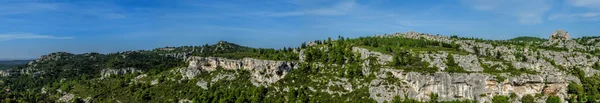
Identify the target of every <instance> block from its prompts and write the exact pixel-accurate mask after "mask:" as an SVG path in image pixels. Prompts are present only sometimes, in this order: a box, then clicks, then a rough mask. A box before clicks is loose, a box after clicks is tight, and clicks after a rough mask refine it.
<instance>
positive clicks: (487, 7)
mask: <svg viewBox="0 0 600 103" xmlns="http://www.w3.org/2000/svg"><path fill="white" fill-rule="evenodd" d="M462 1H463V2H464V3H465V4H467V5H470V6H472V8H474V9H476V10H481V11H489V12H493V13H497V14H501V15H508V16H512V17H515V18H516V19H517V21H518V22H519V23H521V24H539V23H543V18H544V14H545V13H546V12H547V11H548V10H550V8H551V7H552V5H551V3H550V1H547V0H462Z"/></svg>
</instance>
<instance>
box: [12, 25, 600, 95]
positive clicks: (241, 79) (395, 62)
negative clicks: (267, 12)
mask: <svg viewBox="0 0 600 103" xmlns="http://www.w3.org/2000/svg"><path fill="white" fill-rule="evenodd" d="M549 38H550V39H542V38H535V37H516V38H514V39H510V40H484V39H478V38H463V37H458V36H441V35H430V34H425V33H418V32H414V31H409V32H407V33H396V34H393V35H374V36H368V37H359V38H345V37H341V36H340V37H337V38H327V39H325V40H316V41H313V42H307V43H303V44H302V45H300V46H298V47H292V48H282V49H270V48H252V47H246V46H241V45H238V44H233V43H229V42H226V41H220V42H218V43H216V44H213V45H208V44H207V45H202V46H181V47H164V48H157V49H154V50H138V51H127V52H118V53H110V54H99V53H85V54H71V53H66V52H57V53H51V54H48V55H44V56H41V57H40V58H38V59H36V60H33V61H31V62H30V63H28V64H26V65H23V66H21V67H17V68H12V69H8V70H2V71H0V87H3V88H2V89H4V91H0V99H2V100H3V101H9V102H10V101H23V102H259V103H262V102H277V103H281V102H325V103H339V102H360V103H363V102H378V103H383V102H410V103H415V102H416V103H420V102H424V103H435V102H452V103H456V102H465V103H472V102H479V103H483V102H524V103H533V102H561V101H562V102H567V101H569V102H585V101H591V100H600V96H597V95H596V94H598V93H600V92H598V91H600V89H598V88H599V87H598V86H600V82H598V81H600V76H598V75H599V74H600V71H599V70H600V63H599V60H600V58H599V56H600V52H599V50H600V37H581V38H571V37H570V34H568V32H566V31H564V30H557V31H555V32H554V33H549Z"/></svg>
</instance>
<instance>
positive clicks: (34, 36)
mask: <svg viewBox="0 0 600 103" xmlns="http://www.w3.org/2000/svg"><path fill="white" fill-rule="evenodd" d="M73 38H74V37H57V36H52V35H38V34H33V33H5V34H0V41H7V40H17V39H73Z"/></svg>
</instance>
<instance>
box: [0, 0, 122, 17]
mask: <svg viewBox="0 0 600 103" xmlns="http://www.w3.org/2000/svg"><path fill="white" fill-rule="evenodd" d="M0 11H2V12H0V17H1V16H11V15H29V14H43V13H70V14H78V15H88V16H95V17H99V18H106V19H124V18H127V15H126V14H123V13H122V12H124V10H122V9H121V8H120V7H119V6H117V5H115V4H111V3H104V2H74V3H66V2H45V1H35V2H32V1H0Z"/></svg>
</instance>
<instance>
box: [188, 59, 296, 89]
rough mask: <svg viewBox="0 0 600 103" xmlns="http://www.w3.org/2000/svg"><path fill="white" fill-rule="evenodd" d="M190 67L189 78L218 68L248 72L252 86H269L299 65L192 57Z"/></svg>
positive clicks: (254, 60) (255, 60)
mask: <svg viewBox="0 0 600 103" xmlns="http://www.w3.org/2000/svg"><path fill="white" fill-rule="evenodd" d="M187 61H188V63H189V66H188V68H185V72H182V71H180V73H182V74H185V75H184V76H185V77H187V78H194V77H195V76H196V75H197V74H199V72H200V71H208V72H210V71H214V70H217V68H219V67H220V68H222V69H225V70H236V69H241V70H248V71H250V73H251V74H252V76H251V77H252V78H251V80H252V84H254V85H256V86H259V85H269V84H271V83H274V82H277V81H278V80H279V79H281V78H283V77H284V76H285V75H286V74H287V73H288V72H290V70H292V69H295V68H297V66H296V65H297V63H294V62H286V61H271V60H259V59H252V58H244V59H242V60H234V59H225V58H218V57H190V58H188V59H187Z"/></svg>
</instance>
